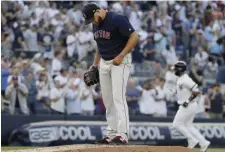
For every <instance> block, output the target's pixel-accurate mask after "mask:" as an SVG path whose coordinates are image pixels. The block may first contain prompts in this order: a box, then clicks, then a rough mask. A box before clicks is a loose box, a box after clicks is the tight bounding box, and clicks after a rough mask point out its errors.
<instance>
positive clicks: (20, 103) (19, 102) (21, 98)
mask: <svg viewBox="0 0 225 152" xmlns="http://www.w3.org/2000/svg"><path fill="white" fill-rule="evenodd" d="M27 95H28V89H27V87H26V85H25V84H23V83H19V82H18V77H17V76H13V77H12V83H11V84H10V85H9V86H8V87H7V88H6V92H5V96H6V98H8V99H9V100H10V104H9V112H10V114H15V112H17V111H16V108H20V110H21V112H22V113H23V114H26V115H28V114H29V109H28V107H27Z"/></svg>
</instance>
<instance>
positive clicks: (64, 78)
mask: <svg viewBox="0 0 225 152" xmlns="http://www.w3.org/2000/svg"><path fill="white" fill-rule="evenodd" d="M54 80H58V81H59V84H60V86H61V89H62V90H64V91H65V92H66V91H67V90H66V89H67V82H68V70H67V69H66V68H62V69H61V70H60V73H59V75H58V76H56V77H55V79H54Z"/></svg>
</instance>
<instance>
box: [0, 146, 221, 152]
mask: <svg viewBox="0 0 225 152" xmlns="http://www.w3.org/2000/svg"><path fill="white" fill-rule="evenodd" d="M32 148H38V147H9V146H5V147H1V150H4V151H7V150H23V149H32ZM196 150H199V149H197V148H196ZM207 152H225V148H210V149H208V150H207Z"/></svg>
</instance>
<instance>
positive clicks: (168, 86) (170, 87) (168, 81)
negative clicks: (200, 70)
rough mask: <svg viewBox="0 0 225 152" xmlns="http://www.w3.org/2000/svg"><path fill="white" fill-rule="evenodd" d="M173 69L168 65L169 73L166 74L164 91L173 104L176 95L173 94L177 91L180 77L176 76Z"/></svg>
mask: <svg viewBox="0 0 225 152" xmlns="http://www.w3.org/2000/svg"><path fill="white" fill-rule="evenodd" d="M171 67H172V66H171V65H168V68H167V69H168V71H167V72H166V74H165V84H164V91H165V93H166V100H167V101H170V102H173V101H175V95H174V94H173V92H175V90H176V85H177V79H178V77H177V76H176V75H175V73H174V70H173V69H172V68H171Z"/></svg>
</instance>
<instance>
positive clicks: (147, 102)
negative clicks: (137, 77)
mask: <svg viewBox="0 0 225 152" xmlns="http://www.w3.org/2000/svg"><path fill="white" fill-rule="evenodd" d="M137 89H139V90H140V91H141V98H140V100H139V101H138V104H139V108H140V113H141V114H144V115H153V114H154V113H155V109H154V105H155V100H154V97H153V94H155V90H154V88H153V86H152V85H151V82H150V81H149V80H147V81H145V83H144V86H143V88H142V87H141V86H138V87H137Z"/></svg>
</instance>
